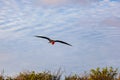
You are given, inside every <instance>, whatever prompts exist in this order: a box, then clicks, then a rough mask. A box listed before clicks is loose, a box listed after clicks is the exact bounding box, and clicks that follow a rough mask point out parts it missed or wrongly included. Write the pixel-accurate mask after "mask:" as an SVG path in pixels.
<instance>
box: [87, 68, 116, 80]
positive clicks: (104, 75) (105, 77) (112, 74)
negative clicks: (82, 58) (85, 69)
mask: <svg viewBox="0 0 120 80" xmlns="http://www.w3.org/2000/svg"><path fill="white" fill-rule="evenodd" d="M117 70H118V69H113V68H112V67H110V68H108V67H106V68H102V70H100V68H96V69H91V73H90V78H89V79H90V80H115V78H116V75H117Z"/></svg>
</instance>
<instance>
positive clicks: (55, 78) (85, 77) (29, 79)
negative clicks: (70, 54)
mask: <svg viewBox="0 0 120 80" xmlns="http://www.w3.org/2000/svg"><path fill="white" fill-rule="evenodd" d="M61 76H62V73H61V70H58V71H57V73H54V74H53V73H51V72H50V71H47V72H40V73H36V72H35V71H31V72H29V71H28V72H21V73H19V74H18V75H17V76H15V77H10V76H7V77H5V76H3V74H1V75H0V80H63V79H61ZM64 80H120V74H118V69H113V68H112V67H109V68H108V67H105V68H99V67H98V68H96V69H91V70H90V72H89V73H88V74H86V73H84V74H82V76H81V75H78V74H74V75H69V76H65V78H64Z"/></svg>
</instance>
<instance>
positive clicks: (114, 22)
mask: <svg viewBox="0 0 120 80" xmlns="http://www.w3.org/2000/svg"><path fill="white" fill-rule="evenodd" d="M103 23H104V24H106V25H108V26H114V27H120V18H118V17H112V18H107V19H105V20H104V21H103Z"/></svg>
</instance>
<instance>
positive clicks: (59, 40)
mask: <svg viewBox="0 0 120 80" xmlns="http://www.w3.org/2000/svg"><path fill="white" fill-rule="evenodd" d="M55 42H60V43H63V44H66V45H69V46H72V45H71V44H69V43H66V42H64V41H60V40H55Z"/></svg>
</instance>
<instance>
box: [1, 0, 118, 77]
mask: <svg viewBox="0 0 120 80" xmlns="http://www.w3.org/2000/svg"><path fill="white" fill-rule="evenodd" d="M119 9H120V2H119V0H50V1H49V0H0V71H2V70H3V69H4V71H5V73H6V74H9V75H12V74H16V73H19V72H21V71H24V70H30V71H31V70H35V71H37V72H39V71H44V70H51V71H52V70H53V71H54V70H57V69H58V68H60V67H61V68H62V69H64V70H65V73H66V74H67V73H69V74H70V73H72V72H73V73H81V72H84V71H88V70H90V69H91V68H96V67H106V66H113V67H115V68H120V64H119V63H120V53H119V52H120V10H119ZM35 35H44V36H48V37H50V38H53V39H60V40H63V41H67V42H68V43H70V44H72V45H73V46H72V47H69V46H66V45H63V44H60V43H57V44H55V45H54V46H52V45H50V44H48V42H47V41H46V40H43V39H39V38H36V37H34V36H35Z"/></svg>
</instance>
